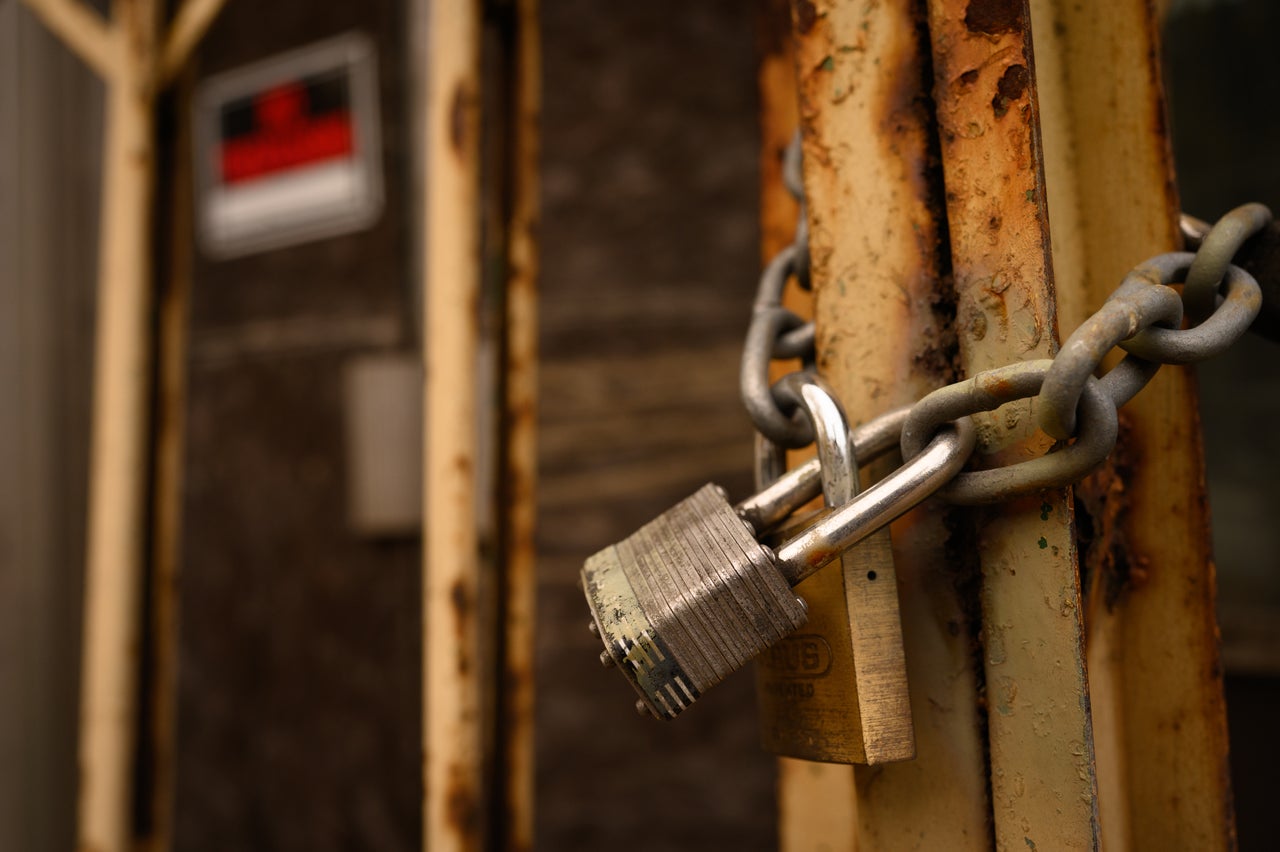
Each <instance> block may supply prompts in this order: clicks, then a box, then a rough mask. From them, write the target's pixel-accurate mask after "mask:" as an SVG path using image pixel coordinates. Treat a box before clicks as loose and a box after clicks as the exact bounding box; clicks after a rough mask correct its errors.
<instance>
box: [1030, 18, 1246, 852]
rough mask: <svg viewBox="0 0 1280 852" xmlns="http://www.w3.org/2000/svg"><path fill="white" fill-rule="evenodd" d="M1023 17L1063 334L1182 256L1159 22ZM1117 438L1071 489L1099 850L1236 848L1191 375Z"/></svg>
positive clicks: (1160, 382)
mask: <svg viewBox="0 0 1280 852" xmlns="http://www.w3.org/2000/svg"><path fill="white" fill-rule="evenodd" d="M1032 7H1033V10H1034V15H1035V17H1034V21H1035V26H1036V42H1037V54H1038V56H1039V57H1040V58H1041V59H1042V60H1043V62H1042V63H1041V67H1042V69H1043V73H1042V74H1041V75H1040V76H1041V83H1040V96H1041V104H1042V107H1043V110H1044V114H1043V126H1044V152H1045V159H1046V170H1047V171H1048V172H1049V173H1050V174H1051V175H1054V176H1055V177H1054V178H1053V181H1052V183H1051V193H1050V196H1049V202H1050V211H1049V212H1050V217H1051V219H1052V224H1053V238H1054V265H1055V272H1056V274H1057V277H1058V280H1059V282H1060V284H1061V285H1062V286H1061V294H1062V296H1063V298H1062V300H1061V314H1062V317H1063V325H1064V327H1065V328H1073V327H1074V326H1075V325H1076V324H1077V323H1078V322H1079V321H1080V320H1082V319H1083V318H1084V316H1085V315H1086V314H1087V313H1088V312H1090V311H1092V310H1093V309H1095V308H1096V307H1097V306H1098V305H1099V304H1101V302H1102V300H1103V299H1104V298H1105V297H1106V296H1107V294H1108V293H1110V292H1111V289H1112V288H1114V287H1115V285H1116V283H1117V282H1118V281H1119V280H1120V278H1121V277H1122V276H1123V275H1124V274H1125V272H1126V271H1127V270H1128V269H1129V268H1130V267H1131V266H1132V265H1133V264H1134V263H1135V262H1136V261H1138V260H1141V259H1142V258H1145V257H1148V256H1150V255H1153V254H1156V253H1158V252H1163V251H1170V250H1173V249H1176V248H1178V244H1179V235H1178V230H1177V223H1178V198H1177V193H1176V189H1175V185H1174V181H1173V162H1172V159H1171V157H1170V152H1169V138H1168V127H1167V122H1166V117H1165V105H1164V98H1163V92H1162V89H1161V67H1160V51H1159V38H1158V34H1157V30H1158V26H1157V18H1156V17H1155V15H1154V13H1153V11H1152V7H1151V5H1150V4H1149V3H1147V2H1144V0H1122V2H1103V0H1095V2H1088V3H1072V2H1060V1H1059V0H1036V2H1033V3H1032ZM1100 69H1107V70H1106V72H1105V73H1102V72H1101V71H1100ZM1068 294H1077V295H1076V296H1074V297H1073V298H1071V299H1070V300H1069V299H1068V298H1066V297H1067V295H1068ZM1121 426H1122V428H1121V437H1120V444H1119V446H1118V447H1117V449H1116V451H1115V453H1113V455H1112V459H1111V462H1110V465H1109V468H1108V469H1106V470H1104V471H1103V472H1101V473H1099V474H1097V475H1095V476H1094V477H1091V478H1090V480H1088V481H1087V482H1086V483H1085V485H1084V486H1082V487H1079V488H1077V489H1076V493H1077V498H1078V499H1077V506H1078V510H1077V511H1078V515H1079V518H1080V522H1081V527H1082V528H1087V529H1089V530H1090V531H1091V533H1092V534H1091V536H1090V538H1089V539H1088V540H1087V541H1085V542H1083V550H1082V557H1081V558H1082V562H1083V565H1082V570H1083V572H1084V575H1085V577H1086V582H1087V584H1088V604H1087V611H1088V628H1089V675H1090V684H1091V687H1092V689H1091V693H1092V704H1093V713H1094V730H1095V736H1096V740H1097V749H1098V786H1099V793H1100V797H1099V808H1100V811H1101V822H1102V831H1103V840H1104V843H1105V845H1106V847H1107V848H1108V849H1116V850H1124V849H1174V848H1180V849H1205V850H1223V849H1231V848H1234V845H1235V831H1234V819H1233V814H1232V804H1231V789H1230V782H1229V775H1228V772H1227V731H1226V712H1225V707H1224V706H1223V698H1222V669H1221V663H1220V659H1219V649H1218V635H1217V625H1216V619H1215V614H1214V599H1215V594H1216V590H1215V582H1214V572H1213V563H1212V555H1211V552H1210V547H1209V526H1208V523H1209V516H1208V507H1207V505H1206V498H1205V490H1204V471H1203V454H1202V448H1201V437H1200V426H1199V417H1198V413H1197V409H1196V401H1195V395H1194V383H1193V378H1192V376H1191V375H1190V374H1189V372H1188V371H1187V370H1185V369H1179V368H1165V369H1163V370H1161V371H1160V375H1159V376H1158V377H1157V378H1156V379H1155V380H1154V381H1153V382H1152V383H1151V385H1149V386H1148V387H1147V389H1146V390H1144V391H1143V392H1142V393H1141V394H1139V395H1138V396H1137V398H1135V399H1134V401H1133V402H1132V403H1130V405H1129V406H1127V407H1126V409H1125V412H1124V415H1123V417H1122V422H1121Z"/></svg>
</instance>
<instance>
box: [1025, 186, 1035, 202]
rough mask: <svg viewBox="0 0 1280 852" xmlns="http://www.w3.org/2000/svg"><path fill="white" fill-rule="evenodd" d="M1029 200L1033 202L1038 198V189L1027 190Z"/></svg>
mask: <svg viewBox="0 0 1280 852" xmlns="http://www.w3.org/2000/svg"><path fill="white" fill-rule="evenodd" d="M1027 200H1028V201H1032V202H1034V201H1035V200H1036V191H1035V190H1034V189H1028V190H1027Z"/></svg>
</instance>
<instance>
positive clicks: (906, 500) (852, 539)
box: [774, 417, 977, 587]
mask: <svg viewBox="0 0 1280 852" xmlns="http://www.w3.org/2000/svg"><path fill="white" fill-rule="evenodd" d="M976 443H977V431H976V430H975V429H974V426H973V423H972V422H971V421H970V420H969V418H967V417H965V418H962V419H960V420H957V421H954V422H952V423H950V424H949V425H947V426H944V427H943V428H942V429H941V430H940V431H939V432H938V433H937V435H935V436H934V437H933V439H932V440H931V441H930V442H929V445H928V446H927V447H925V449H924V451H923V452H921V453H920V454H919V455H917V456H916V457H915V458H913V459H911V461H909V462H907V463H906V464H904V465H903V466H902V467H900V468H898V469H897V470H895V471H894V472H893V473H891V474H889V476H887V477H885V478H884V479H882V480H880V481H879V482H877V483H876V484H875V485H873V486H871V487H870V488H868V489H867V490H866V491H864V492H862V493H861V494H860V495H858V496H857V497H855V498H854V499H853V500H851V501H849V502H848V503H846V504H844V505H843V506H841V507H839V508H837V509H835V510H833V511H832V512H831V513H830V514H828V515H826V516H825V517H823V518H822V519H821V520H819V521H818V522H817V523H815V524H814V525H813V526H811V527H809V528H808V529H806V530H804V531H803V532H801V533H800V534H799V535H797V536H795V537H794V538H792V539H790V540H788V541H787V542H785V543H783V544H782V545H781V546H780V547H778V549H777V550H776V551H775V554H774V555H775V559H774V564H775V565H776V566H777V568H778V570H779V571H781V572H782V576H783V577H785V578H786V580H787V582H788V583H790V584H791V585H792V587H794V586H795V585H796V584H797V583H800V582H801V581H803V580H804V579H805V578H806V577H808V576H810V575H811V574H813V573H814V572H816V571H818V569H820V568H822V567H823V566H824V565H826V564H827V563H829V562H832V561H834V560H836V559H837V558H839V557H840V555H841V554H842V553H844V552H845V551H846V550H848V549H849V548H850V547H853V545H855V544H857V543H858V542H859V541H862V539H864V538H866V537H867V536H869V535H871V534H872V533H874V532H875V531H876V530H878V529H880V528H881V527H884V526H886V525H888V524H890V523H892V522H893V521H895V520H897V519H898V518H900V517H901V516H902V515H904V514H906V513H907V512H908V511H910V510H911V509H913V508H915V507H916V506H917V505H919V504H920V503H921V502H922V501H923V500H924V499H925V498H927V497H929V496H930V495H931V494H933V493H934V492H935V491H937V490H938V489H939V488H941V487H942V486H944V485H946V484H947V483H948V482H950V481H951V480H952V478H954V477H955V475H956V474H957V473H959V472H960V469H961V468H962V467H964V465H965V462H967V461H968V460H969V456H970V455H972V454H973V449H974V446H975V444H976Z"/></svg>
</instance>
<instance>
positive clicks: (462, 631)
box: [449, 579, 472, 675]
mask: <svg viewBox="0 0 1280 852" xmlns="http://www.w3.org/2000/svg"><path fill="white" fill-rule="evenodd" d="M449 603H450V605H451V606H452V607H453V628H454V632H455V633H456V634H457V639H458V647H457V651H458V653H457V663H458V673H459V674H461V675H466V674H467V673H468V672H470V671H471V654H470V652H469V650H468V649H469V648H470V644H469V643H470V637H469V636H468V635H467V634H468V628H469V626H470V624H471V614H472V613H471V610H472V598H471V592H470V590H468V589H467V586H466V584H465V583H464V582H463V581H462V580H461V579H459V580H455V581H454V582H453V585H452V586H450V587H449Z"/></svg>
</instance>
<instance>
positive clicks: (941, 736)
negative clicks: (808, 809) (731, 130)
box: [783, 0, 990, 850]
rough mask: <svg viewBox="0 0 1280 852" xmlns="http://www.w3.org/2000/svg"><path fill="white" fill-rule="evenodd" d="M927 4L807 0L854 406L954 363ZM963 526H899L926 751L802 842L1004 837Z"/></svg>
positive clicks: (833, 321) (827, 276) (829, 300)
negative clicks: (830, 831)
mask: <svg viewBox="0 0 1280 852" xmlns="http://www.w3.org/2000/svg"><path fill="white" fill-rule="evenodd" d="M923 14H924V12H923V7H922V5H921V4H910V3H900V4H865V3H861V2H849V0H824V1H823V2H806V0H799V2H796V3H794V5H793V20H794V25H795V32H796V39H797V55H796V68H797V73H798V76H799V85H800V117H801V127H802V131H803V135H804V143H805V189H806V193H807V195H808V199H809V225H810V246H811V253H812V257H813V278H814V287H815V292H816V296H815V299H816V301H815V307H816V318H817V323H818V357H819V365H818V366H819V369H820V370H821V371H822V372H823V373H824V375H826V376H827V378H828V380H829V381H830V382H831V383H832V384H833V386H834V387H835V388H836V390H837V392H838V393H839V395H840V397H841V399H842V400H843V401H844V402H845V405H846V408H847V410H848V412H849V416H850V419H851V421H852V422H855V423H857V422H863V421H866V420H868V419H870V418H872V417H874V416H876V415H877V414H880V413H882V412H883V411H885V410H888V409H889V408H892V407H894V406H897V405H901V404H904V403H907V402H910V401H913V400H915V399H916V398H918V397H919V396H921V395H923V394H924V393H926V392H927V391H928V390H931V389H932V388H934V387H936V386H938V385H940V384H943V383H945V382H947V381H950V380H952V379H953V378H954V377H955V375H954V371H955V367H954V363H953V359H954V354H955V353H954V339H953V338H951V337H950V336H949V335H950V333H951V332H950V328H949V326H950V320H951V316H952V312H953V310H954V307H953V296H952V295H951V293H950V290H949V287H948V286H947V283H946V280H945V273H946V271H947V259H946V246H945V245H944V244H943V239H942V238H943V235H944V233H945V231H944V226H943V223H942V219H941V217H940V215H939V214H938V210H939V208H940V205H941V200H942V199H941V187H940V186H939V181H938V174H937V170H936V151H935V147H934V146H935V142H934V135H933V134H934V129H933V120H932V116H931V114H930V109H929V87H930V84H931V82H932V81H931V80H930V79H929V78H928V73H927V69H928V67H929V65H928V63H929V50H928V44H927V40H926V37H925V34H924V28H923ZM957 537H959V539H958V538H957ZM963 538H964V534H963V532H962V531H961V530H960V529H959V528H958V527H957V525H956V524H954V523H953V522H952V521H951V520H949V519H947V518H946V517H945V516H944V515H943V514H941V513H938V512H916V513H912V514H911V515H908V516H907V517H905V518H903V519H902V520H901V521H899V522H898V523H897V524H896V525H895V528H894V535H893V540H894V551H895V562H896V565H897V569H898V572H899V573H898V579H899V594H900V601H901V611H902V621H903V631H904V635H905V639H906V643H907V644H906V656H907V671H908V681H909V684H910V692H911V705H912V714H913V717H914V719H915V727H916V736H917V742H916V745H917V757H916V759H915V760H914V761H909V762H906V763H900V764H888V765H884V766H877V767H856V768H855V770H854V776H855V782H856V787H855V793H854V801H851V802H849V803H848V804H847V805H845V807H849V806H850V805H852V806H853V807H854V809H855V811H856V820H857V824H856V829H855V830H856V840H855V842H854V843H853V844H850V843H849V842H848V841H847V840H846V839H844V838H843V837H830V838H827V837H822V836H817V835H815V834H814V833H812V832H809V833H806V832H805V831H804V829H803V828H801V829H798V830H796V829H794V827H792V826H787V827H784V832H783V833H784V837H786V836H788V833H789V832H792V831H797V833H796V834H794V835H792V836H794V837H796V842H795V844H794V845H793V846H791V847H789V848H794V849H816V848H822V845H823V844H824V843H828V842H830V843H831V844H832V846H831V848H838V849H848V848H854V847H856V848H865V849H907V848H947V849H974V850H978V849H986V848H988V847H989V844H990V829H989V827H988V823H989V811H988V803H987V781H986V773H985V768H986V767H985V762H984V755H983V740H982V718H981V713H980V710H979V703H980V702H979V693H978V678H977V676H976V668H977V667H976V659H975V654H974V651H973V648H974V643H975V636H976V633H977V624H976V619H975V618H974V616H973V613H972V609H973V608H972V606H968V605H966V598H967V597H968V595H967V594H966V592H965V590H966V588H971V587H972V584H973V583H972V572H973V570H974V569H973V566H972V565H971V564H966V563H965V560H964V559H963V558H961V559H958V560H957V559H954V558H949V557H953V556H954V555H956V554H963V553H964V550H965V545H964V542H963V540H962V539H963ZM833 806H835V807H839V806H840V803H834V805H833ZM835 844H839V845H835Z"/></svg>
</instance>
